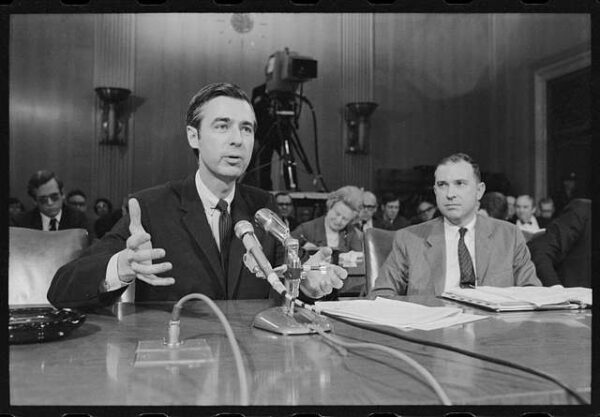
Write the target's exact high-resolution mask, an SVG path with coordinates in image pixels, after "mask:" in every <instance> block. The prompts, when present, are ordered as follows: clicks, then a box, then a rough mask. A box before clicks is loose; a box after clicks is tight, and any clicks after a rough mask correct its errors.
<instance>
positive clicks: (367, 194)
mask: <svg viewBox="0 0 600 417" xmlns="http://www.w3.org/2000/svg"><path fill="white" fill-rule="evenodd" d="M376 212H377V197H375V194H373V193H372V192H371V191H363V205H362V209H361V210H360V212H359V213H358V219H357V222H356V223H355V224H356V227H357V228H358V230H360V231H361V232H364V231H365V230H368V229H371V228H372V227H373V216H374V215H375V213H376Z"/></svg>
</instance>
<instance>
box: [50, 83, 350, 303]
mask: <svg viewBox="0 0 600 417" xmlns="http://www.w3.org/2000/svg"><path fill="white" fill-rule="evenodd" d="M186 125H187V126H186V130H187V139H188V143H189V145H190V147H191V148H192V149H193V151H194V154H195V155H196V157H197V158H198V170H197V171H196V172H195V174H194V175H190V176H189V177H187V178H186V179H184V180H182V181H173V182H170V183H168V184H165V185H160V186H157V187H154V188H150V189H147V190H144V191H141V192H139V193H136V194H134V195H133V198H131V199H130V200H129V214H128V215H125V216H123V217H122V218H121V220H119V222H118V223H117V224H116V225H115V227H114V228H113V229H112V230H111V231H110V232H109V233H108V234H106V235H105V236H104V237H103V238H102V240H101V241H100V242H98V243H97V244H95V245H93V246H92V247H91V248H90V249H89V250H88V251H87V252H86V253H85V254H84V255H83V256H82V257H80V258H79V259H76V260H75V261H73V262H71V263H69V264H67V265H65V266H63V267H62V268H61V269H59V270H58V271H57V273H56V275H55V277H54V280H53V282H52V284H51V286H50V289H49V291H48V300H49V301H50V302H51V303H52V304H53V305H55V306H57V307H84V306H99V305H107V304H110V303H113V302H115V301H116V300H117V299H118V297H119V296H120V295H121V294H122V293H123V292H124V291H125V289H126V288H127V287H128V286H129V285H130V284H131V283H132V282H133V281H134V280H136V282H137V283H136V293H135V298H136V301H147V300H178V299H179V298H181V297H182V296H184V295H187V294H189V293H194V292H200V293H203V294H205V295H207V296H209V297H211V298H217V299H238V298H266V297H267V296H268V295H269V292H270V291H269V285H268V284H267V282H266V281H264V280H261V279H258V278H256V277H255V276H254V275H253V274H251V273H250V271H248V270H247V269H246V268H244V267H243V265H242V256H243V254H244V252H245V250H244V246H243V244H242V242H241V241H240V240H238V239H235V238H234V236H233V224H235V223H236V222H237V221H239V220H251V219H252V217H253V215H254V213H255V212H256V211H257V210H258V209H260V208H263V207H268V208H270V209H272V210H275V205H274V203H273V197H272V196H271V195H270V194H269V193H267V192H265V191H262V190H259V189H257V188H254V187H250V186H245V185H242V184H237V183H236V181H237V179H238V178H240V177H241V176H242V174H243V173H244V171H245V170H246V168H247V167H248V163H249V162H250V157H251V154H252V148H253V144H254V132H255V129H256V119H255V116H254V112H253V110H252V106H251V105H250V100H249V98H248V96H247V95H246V93H244V92H243V91H242V90H241V89H240V88H239V87H237V86H234V85H231V84H225V83H219V84H209V85H207V86H205V87H204V88H202V89H201V90H200V91H199V92H198V93H197V94H196V95H195V96H194V97H193V98H192V100H191V102H190V105H189V108H188V112H187V119H186ZM256 236H257V238H258V239H259V241H260V242H261V245H262V247H263V250H264V252H265V254H266V255H267V257H268V258H269V260H270V261H271V263H275V261H276V259H275V257H276V256H275V255H276V243H275V241H274V239H273V238H272V237H270V236H269V235H267V234H265V233H264V232H262V231H261V230H256ZM329 255H330V253H326V251H321V252H319V253H317V254H316V255H314V257H313V258H312V262H320V261H322V260H323V259H325V258H326V257H327V256H329ZM159 259H161V260H162V261H161V262H158V263H152V261H154V260H159ZM274 266H275V265H274ZM165 273H168V274H169V275H171V276H164V275H163V274H165ZM307 275H308V276H307V278H306V279H304V280H303V281H302V283H301V289H302V291H303V292H304V294H305V295H307V296H309V297H311V298H320V297H322V296H324V295H325V294H328V293H330V292H331V291H332V289H333V288H340V287H341V286H342V285H343V279H344V278H345V277H346V272H345V271H344V270H343V269H342V268H339V267H335V266H332V268H331V269H330V270H329V273H328V274H325V275H322V274H320V272H318V271H316V273H309V274H307Z"/></svg>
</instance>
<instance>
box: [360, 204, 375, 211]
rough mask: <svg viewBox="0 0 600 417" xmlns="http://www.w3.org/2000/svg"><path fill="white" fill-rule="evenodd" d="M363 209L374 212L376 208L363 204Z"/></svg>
mask: <svg viewBox="0 0 600 417" xmlns="http://www.w3.org/2000/svg"><path fill="white" fill-rule="evenodd" d="M363 208H366V209H368V210H374V209H376V208H377V206H371V205H368V204H363Z"/></svg>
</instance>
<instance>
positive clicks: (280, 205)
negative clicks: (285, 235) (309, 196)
mask: <svg viewBox="0 0 600 417" xmlns="http://www.w3.org/2000/svg"><path fill="white" fill-rule="evenodd" d="M275 203H276V204H277V210H278V211H279V216H280V217H281V220H283V221H284V222H285V224H286V225H287V227H288V228H289V229H290V231H291V230H294V229H295V228H296V227H298V221H297V220H296V218H295V217H294V202H293V201H292V196H290V195H289V194H288V193H286V192H283V191H282V192H279V193H277V194H275Z"/></svg>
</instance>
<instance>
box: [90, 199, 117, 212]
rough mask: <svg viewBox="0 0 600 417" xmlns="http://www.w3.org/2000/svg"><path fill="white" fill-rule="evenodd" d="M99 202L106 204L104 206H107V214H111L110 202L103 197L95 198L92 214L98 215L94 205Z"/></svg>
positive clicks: (111, 206)
mask: <svg viewBox="0 0 600 417" xmlns="http://www.w3.org/2000/svg"><path fill="white" fill-rule="evenodd" d="M100 202H104V203H106V205H107V206H108V211H109V213H112V210H113V205H112V203H111V202H110V200H109V199H108V198H105V197H100V198H97V199H96V201H94V213H96V214H98V211H97V210H96V204H98V203H100Z"/></svg>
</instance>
